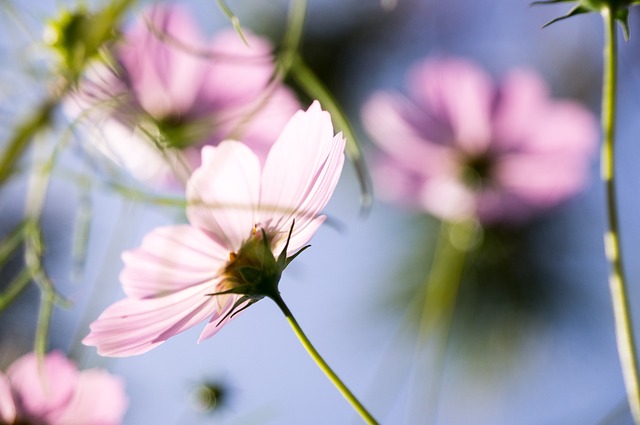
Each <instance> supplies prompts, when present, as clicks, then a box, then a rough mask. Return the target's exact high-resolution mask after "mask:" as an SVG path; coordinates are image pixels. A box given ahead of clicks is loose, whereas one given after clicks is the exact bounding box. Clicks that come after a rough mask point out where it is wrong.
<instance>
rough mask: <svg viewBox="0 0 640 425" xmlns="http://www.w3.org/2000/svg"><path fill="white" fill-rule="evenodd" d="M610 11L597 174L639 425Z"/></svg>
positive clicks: (625, 366) (621, 346) (625, 365)
mask: <svg viewBox="0 0 640 425" xmlns="http://www.w3.org/2000/svg"><path fill="white" fill-rule="evenodd" d="M613 12H614V11H613V10H611V9H610V8H609V7H605V8H603V9H602V17H603V19H604V27H605V44H604V52H603V58H604V73H603V79H602V111H601V113H602V135H603V143H602V153H601V161H602V162H601V166H602V169H601V173H602V180H603V182H604V184H605V189H606V202H607V214H608V229H607V231H606V233H605V235H604V243H605V252H606V256H607V260H608V261H609V268H610V271H609V273H610V274H609V287H610V291H611V301H612V303H613V312H614V316H615V331H616V342H617V346H618V356H619V357H620V364H621V367H622V375H623V378H624V383H625V387H626V390H627V398H628V401H629V407H630V408H631V413H632V415H633V418H634V421H635V423H636V424H637V425H640V379H639V375H638V364H637V354H636V347H635V342H634V336H633V326H632V321H631V312H630V308H629V298H628V295H627V287H626V279H625V273H624V268H623V264H622V249H621V248H622V244H621V241H620V229H619V227H620V226H619V222H618V211H617V201H616V179H615V118H616V82H617V80H616V77H617V42H616V26H615V15H614V13H613Z"/></svg>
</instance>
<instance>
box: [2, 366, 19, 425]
mask: <svg viewBox="0 0 640 425" xmlns="http://www.w3.org/2000/svg"><path fill="white" fill-rule="evenodd" d="M15 419H16V405H15V402H14V401H13V395H12V394H11V385H10V383H9V379H8V378H7V376H6V375H5V374H3V373H2V372H0V423H7V424H11V423H13V421H14V420H15Z"/></svg>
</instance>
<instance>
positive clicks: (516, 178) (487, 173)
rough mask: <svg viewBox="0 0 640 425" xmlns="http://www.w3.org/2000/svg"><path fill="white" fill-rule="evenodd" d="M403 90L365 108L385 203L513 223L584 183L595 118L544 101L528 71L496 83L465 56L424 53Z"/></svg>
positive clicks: (569, 105) (541, 87) (567, 104)
mask: <svg viewBox="0 0 640 425" xmlns="http://www.w3.org/2000/svg"><path fill="white" fill-rule="evenodd" d="M408 90H409V93H410V97H409V98H406V97H404V96H402V95H400V94H397V93H392V92H379V93H377V94H375V95H374V96H373V97H372V98H371V99H370V100H369V101H368V102H367V103H366V104H365V106H364V108H363V113H362V117H363V122H364V125H365V128H366V130H367V132H368V133H369V134H370V136H371V138H372V139H373V141H374V142H375V143H376V145H377V146H378V148H379V149H380V151H381V154H380V155H378V157H377V158H376V163H375V166H374V174H373V178H374V181H375V183H376V187H377V190H378V192H379V193H380V195H381V196H382V197H384V198H386V199H387V200H390V201H394V202H398V203H401V204H404V205H408V206H411V207H413V208H417V209H419V210H422V211H426V212H428V213H430V214H433V215H435V216H437V217H439V218H441V219H445V220H461V219H465V218H469V217H477V218H478V219H480V220H481V221H482V222H483V223H485V224H487V223H497V222H518V221H521V220H523V219H526V218H528V217H530V216H531V215H532V214H534V213H536V212H540V211H542V210H545V209H547V208H550V207H552V206H555V205H556V204H558V203H559V202H561V201H562V200H564V199H566V198H568V197H570V196H571V195H574V194H575V193H577V192H578V191H579V190H580V189H582V188H583V186H584V185H585V183H586V180H587V178H588V172H589V165H590V161H591V157H592V154H593V153H594V150H595V147H596V142H597V139H598V133H597V125H596V121H595V118H594V117H593V115H592V114H591V113H590V112H589V111H587V110H586V109H585V108H584V107H583V106H581V105H580V104H578V103H576V102H572V101H568V100H552V99H550V98H549V93H548V88H547V87H546V85H545V83H544V82H543V81H542V80H541V79H540V78H539V77H538V76H536V75H535V74H534V73H532V72H531V71H526V70H515V71H512V72H510V73H509V74H508V75H507V76H506V77H505V78H504V80H503V81H502V83H501V85H500V86H499V87H496V86H495V85H494V84H493V82H492V81H491V79H490V78H489V76H488V75H486V74H485V73H484V72H483V71H482V70H480V69H479V68H478V67H477V66H475V65H474V64H473V63H471V62H468V61H465V60H461V59H444V60H439V59H427V60H425V61H423V62H421V63H419V64H417V65H416V66H414V67H413V68H412V69H411V71H410V74H409V78H408Z"/></svg>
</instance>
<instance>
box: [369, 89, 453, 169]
mask: <svg viewBox="0 0 640 425" xmlns="http://www.w3.org/2000/svg"><path fill="white" fill-rule="evenodd" d="M362 120H363V123H364V125H365V128H366V130H367V133H368V134H369V136H370V137H371V138H372V139H373V140H374V141H375V143H376V146H378V147H379V148H380V149H382V150H383V151H384V152H385V153H386V154H387V155H389V156H390V157H392V158H394V159H396V160H397V162H398V164H402V166H403V167H405V168H406V169H407V170H408V171H409V172H413V173H419V174H425V173H427V174H437V169H438V168H439V164H441V162H442V160H443V155H444V154H445V152H446V151H447V150H450V147H448V146H447V145H446V143H445V142H446V141H448V140H451V138H452V134H451V132H450V131H448V130H447V129H446V128H445V126H443V125H442V124H441V123H439V122H438V121H435V120H434V119H433V118H431V117H429V115H428V114H425V112H424V111H422V110H421V109H419V108H418V107H417V105H416V104H414V103H412V102H410V101H409V100H407V99H405V98H403V97H401V96H399V95H397V94H395V93H385V92H379V93H375V94H374V95H373V96H371V98H370V99H369V100H367V102H366V103H365V105H364V106H363V109H362Z"/></svg>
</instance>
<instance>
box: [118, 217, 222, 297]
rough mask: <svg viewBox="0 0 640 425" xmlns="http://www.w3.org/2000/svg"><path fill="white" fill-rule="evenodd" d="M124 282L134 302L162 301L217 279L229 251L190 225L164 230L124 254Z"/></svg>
mask: <svg viewBox="0 0 640 425" xmlns="http://www.w3.org/2000/svg"><path fill="white" fill-rule="evenodd" d="M122 258H123V260H124V262H125V268H124V270H123V271H122V273H121V274H120V281H121V282H122V287H123V289H124V292H125V293H126V294H127V296H129V297H132V298H154V297H161V296H165V295H169V294H172V293H175V292H177V291H181V290H183V289H185V288H188V287H190V286H195V285H199V284H201V283H203V282H207V281H211V280H213V279H214V278H216V277H217V276H218V275H219V274H220V272H221V270H222V268H223V267H224V265H225V263H226V262H227V261H228V259H229V250H228V249H226V248H224V247H223V246H222V245H221V244H220V243H219V242H218V241H216V240H215V238H214V236H213V235H211V234H208V233H206V232H204V231H203V230H200V229H198V228H196V227H193V226H189V225H182V226H169V227H161V228H158V229H155V230H153V231H152V232H151V233H149V234H148V235H147V236H145V238H144V240H143V241H142V246H141V247H140V248H138V249H136V250H133V251H127V252H125V253H123V255H122Z"/></svg>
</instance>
